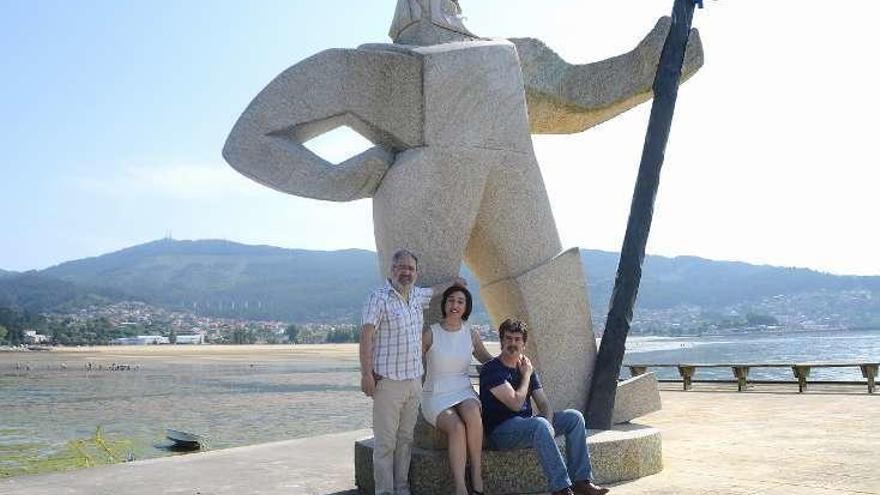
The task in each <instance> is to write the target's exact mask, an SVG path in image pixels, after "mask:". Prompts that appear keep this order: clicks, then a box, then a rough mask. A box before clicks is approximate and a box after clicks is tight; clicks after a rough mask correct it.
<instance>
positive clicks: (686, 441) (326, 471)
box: [0, 384, 880, 495]
mask: <svg viewBox="0 0 880 495" xmlns="http://www.w3.org/2000/svg"><path fill="white" fill-rule="evenodd" d="M678 387H680V385H677V384H664V385H663V388H664V390H663V392H662V397H663V407H664V409H663V410H662V411H660V412H658V413H654V414H652V415H650V416H648V417H646V418H644V420H643V421H641V422H642V423H644V424H649V425H651V426H655V427H658V428H660V429H661V430H662V431H663V452H664V455H663V457H664V463H665V468H664V470H663V472H662V473H660V474H657V475H654V476H650V477H647V478H643V479H640V480H637V481H633V482H628V483H622V484H619V485H618V486H615V487H614V488H613V491H612V493H613V494H616V495H642V494H644V495H647V494H651V495H666V494H669V495H672V494H707V495H708V494H713V495H715V494H717V495H745V494H766V495H783V494H791V495H800V494H811V495H831V494H836V495H857V494H858V495H865V494H878V495H880V467H878V463H880V461H878V460H877V459H878V455H877V449H878V446H880V435H878V428H877V422H876V420H877V414H876V411H877V410H878V406H880V397H878V396H876V395H875V396H870V395H868V394H866V393H865V391H864V387H863V386H844V385H834V386H813V387H812V388H811V389H810V391H809V392H807V393H805V394H798V393H797V387H796V386H792V385H785V386H782V385H758V386H755V387H753V388H751V389H750V391H748V392H744V393H738V392H736V391H735V388H736V386H735V385H730V384H727V385H706V384H696V385H695V389H694V390H693V391H690V392H681V391H678V390H675V389H676V388H678ZM369 434H370V432H369V430H360V431H355V432H345V433H338V434H333V435H326V436H321V437H313V438H303V439H298V440H289V441H283V442H276V443H270V444H262V445H255V446H250V447H240V448H234V449H228V450H220V451H213V452H207V453H201V454H191V455H185V456H178V457H173V458H162V459H152V460H145V461H139V462H134V463H130V464H120V465H115V466H108V467H101V468H94V469H86V470H81V471H75V472H70V473H58V474H50V475H42V476H33V477H17V478H12V479H7V480H3V481H0V494H3V495H6V494H15V495H67V494H69V495H121V494H131V495H157V494H169V495H170V494H175V495H178V494H180V495H184V494H185V495H221V494H223V495H227V494H228V495H232V494H340V493H349V492H351V493H354V492H353V490H354V484H353V479H354V466H353V444H354V440H355V439H357V438H361V437H364V436H369Z"/></svg>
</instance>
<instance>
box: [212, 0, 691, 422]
mask: <svg viewBox="0 0 880 495" xmlns="http://www.w3.org/2000/svg"><path fill="white" fill-rule="evenodd" d="M669 25H670V21H669V19H668V18H664V19H661V20H660V21H659V22H658V23H657V25H656V26H655V27H654V29H653V30H652V31H651V32H650V33H649V34H648V35H647V36H646V37H645V38H644V39H643V40H642V41H641V42H640V43H639V44H638V46H637V47H636V48H635V49H634V50H632V51H631V52H628V53H625V54H623V55H619V56H617V57H613V58H610V59H608V60H603V61H600V62H595V63H591V64H586V65H570V64H567V63H566V62H565V61H563V60H562V59H561V58H560V57H559V56H557V55H556V54H555V53H554V52H553V51H551V50H550V49H549V48H547V47H546V46H545V45H544V44H543V43H541V42H540V41H538V40H535V39H529V38H523V39H513V40H503V39H484V38H478V37H477V36H476V35H475V34H473V33H471V32H470V31H469V30H468V29H467V28H465V27H464V24H463V23H462V18H461V9H460V7H459V5H458V2H457V1H453V0H398V2H397V9H396V11H395V15H394V20H393V23H392V27H391V30H390V35H391V38H392V39H393V41H394V43H393V44H367V45H363V46H361V47H359V48H357V49H330V50H325V51H322V52H320V53H318V54H316V55H314V56H312V57H309V58H307V59H305V60H303V61H301V62H299V63H298V64H296V65H294V66H293V67H291V68H289V69H287V70H286V71H284V72H283V73H281V74H280V75H279V76H278V77H276V78H275V80H273V81H272V82H271V83H269V85H268V86H267V87H266V88H265V89H263V90H262V91H261V92H260V94H259V95H257V97H256V98H255V99H254V100H253V102H251V104H250V106H248V108H247V109H246V110H245V111H244V113H243V114H242V116H241V118H240V119H239V120H238V122H237V123H236V124H235V127H234V128H233V130H232V132H231V134H230V136H229V138H228V140H227V142H226V146H225V147H224V150H223V156H224V157H225V158H226V160H227V161H228V162H229V163H230V164H231V165H232V166H233V167H234V168H235V169H236V170H238V171H239V172H241V173H242V174H244V175H246V176H248V177H250V178H251V179H253V180H255V181H257V182H259V183H261V184H264V185H266V186H269V187H272V188H274V189H277V190H279V191H282V192H285V193H290V194H295V195H299V196H305V197H309V198H316V199H323V200H331V201H349V200H354V199H359V198H368V197H371V198H373V219H374V229H375V235H376V245H377V248H378V251H379V260H381V264H382V266H381V273H388V269H389V267H388V266H386V265H387V263H388V261H387V260H390V259H391V253H392V252H393V251H394V250H395V249H398V248H401V247H405V248H407V249H409V250H411V251H413V252H415V253H417V254H418V255H419V258H420V267H421V268H422V272H421V281H422V282H423V283H424V284H425V285H433V284H435V283H438V282H440V281H443V280H448V279H450V278H452V277H454V276H456V275H457V274H458V273H459V270H460V267H461V263H462V261H464V262H465V263H466V264H467V265H468V267H470V269H471V271H472V272H473V273H474V274H475V275H476V277H477V278H478V279H479V281H480V284H481V296H482V299H483V302H484V304H485V306H486V308H487V310H488V311H489V314H490V315H491V317H492V320H493V323H494V324H495V325H497V324H498V322H500V321H501V320H502V319H504V318H507V317H514V318H520V319H523V320H525V321H526V322H528V324H529V326H530V328H532V329H533V333H532V336H531V338H530V339H529V343H528V344H529V348H528V349H527V353H528V354H529V355H530V356H531V357H532V359H533V361H534V363H535V366H536V368H538V369H540V370H541V377H542V381H543V382H544V385H545V387H547V388H548V395H549V396H550V397H552V398H553V399H554V401H555V402H554V404H553V407H554V408H556V409H563V408H568V407H574V408H581V407H583V405H584V403H585V401H586V397H587V394H588V390H587V389H588V387H589V383H590V376H591V372H592V365H593V362H594V360H595V354H596V347H595V341H594V338H593V332H592V328H591V323H590V311H589V306H588V303H587V295H586V286H585V282H584V276H583V270H582V267H581V261H580V255H579V252H578V250H577V249H576V248H572V249H569V250H566V251H563V249H562V246H561V244H560V241H559V236H558V234H557V231H556V225H555V223H554V220H553V215H552V213H551V211H550V203H549V201H548V198H547V193H546V191H545V189H544V183H543V180H542V178H541V172H540V169H539V167H538V163H537V161H536V159H535V154H534V151H533V148H532V140H531V135H530V134H531V133H574V132H579V131H582V130H584V129H587V128H589V127H592V126H594V125H596V124H598V123H601V122H603V121H605V120H608V119H610V118H612V117H614V116H615V115H618V114H620V113H621V112H624V111H626V110H628V109H630V108H632V107H634V106H636V105H637V104H639V103H641V102H643V101H646V100H648V99H649V98H650V97H651V84H652V82H653V78H654V73H655V69H656V66H657V61H658V59H659V56H660V50H661V48H662V46H663V42H664V39H665V36H666V32H667V31H668V29H669ZM687 53H688V54H687V58H686V62H685V68H684V75H685V77H687V76H689V75H691V74H693V73H694V72H695V71H696V70H697V69H698V68H699V67H700V66H701V65H702V50H701V45H700V41H699V37H698V36H697V35H696V32H693V33H692V35H691V37H690V41H689V47H688V52H687ZM343 125H345V126H349V127H351V128H352V129H354V130H356V131H357V132H359V133H360V134H362V135H363V136H365V137H366V138H368V139H369V140H370V141H372V142H373V143H375V147H373V148H372V149H369V150H367V151H365V152H363V153H361V154H359V155H357V156H355V157H353V158H351V159H349V160H347V161H345V162H343V163H340V164H338V165H334V164H331V163H329V162H326V161H325V160H323V159H321V158H320V157H318V156H316V155H315V154H313V153H312V152H310V151H309V150H308V149H307V148H305V147H304V146H303V143H305V142H306V141H308V140H310V139H312V138H314V137H316V136H318V135H320V134H323V133H325V132H328V131H330V130H333V129H334V128H336V127H339V126H343ZM429 321H430V318H429Z"/></svg>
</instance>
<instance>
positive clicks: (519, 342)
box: [480, 319, 608, 495]
mask: <svg viewBox="0 0 880 495" xmlns="http://www.w3.org/2000/svg"><path fill="white" fill-rule="evenodd" d="M498 333H499V337H500V338H501V354H500V355H499V356H498V357H496V358H494V359H492V360H491V361H489V362H487V363H486V364H484V365H483V367H482V369H481V370H480V402H481V403H482V405H483V426H484V428H485V430H486V439H487V443H488V445H489V447H490V448H494V449H502V450H503V449H520V448H526V447H531V448H533V449H535V451H536V452H537V453H538V459H540V461H541V467H542V468H543V470H544V475H545V476H546V477H547V480H548V481H549V482H550V490H552V491H553V494H554V495H555V494H560V495H571V494H572V493H575V494H578V495H602V494H604V493H608V488H602V487H599V486H596V485H594V484H593V483H592V481H590V472H591V467H590V452H589V450H588V448H587V441H586V436H587V432H586V426H585V424H584V416H583V415H582V414H581V413H580V411H576V410H574V409H567V410H565V411H556V412H553V411H552V410H551V409H550V401H549V400H548V399H547V395H546V394H545V393H544V389H543V388H542V387H541V380H540V379H539V378H538V375H537V373H535V371H534V368H532V363H531V361H529V358H527V357H526V356H524V355H523V351H524V350H525V347H526V340H527V339H528V336H529V333H528V328H527V327H526V324H525V323H524V322H522V321H519V320H511V319H507V320H504V322H503V323H501V326H500V327H499V328H498ZM531 398H534V399H535V404H536V405H537V407H538V411H539V412H540V415H538V416H534V415H533V414H532V404H531V400H530V399H531ZM557 432H558V433H559V434H562V435H565V446H566V448H565V454H566V456H565V457H566V459H563V458H562V454H561V453H560V452H559V448H558V447H557V446H556V442H555V441H554V437H555V436H556V433H557ZM572 480H574V483H572Z"/></svg>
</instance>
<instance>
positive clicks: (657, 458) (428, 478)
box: [354, 424, 663, 495]
mask: <svg viewBox="0 0 880 495" xmlns="http://www.w3.org/2000/svg"><path fill="white" fill-rule="evenodd" d="M557 443H558V444H559V445H560V447H561V448H562V447H564V444H565V441H564V440H563V439H562V438H561V437H560V438H558V439H557ZM587 445H589V447H590V459H591V461H592V464H593V481H594V482H596V483H599V484H605V483H614V482H618V481H627V480H633V479H636V478H641V477H643V476H648V475H651V474H656V473H659V472H660V471H661V470H662V469H663V455H662V443H661V438H660V430H658V429H656V428H651V427H648V426H642V425H636V424H620V425H615V426H614V429H612V430H607V431H601V430H589V431H587ZM354 464H355V484H356V485H357V487H358V489H359V490H360V491H361V493H365V494H367V495H373V493H374V485H373V439H372V438H367V439H364V440H360V441H357V442H355V445H354ZM409 482H410V490H411V492H412V494H413V495H446V494H449V493H452V490H453V487H454V483H453V481H452V471H451V470H450V469H449V460H448V457H447V453H446V451H445V450H426V449H420V448H413V454H412V463H411V464H410V474H409ZM483 483H484V485H485V493H486V494H487V495H489V494H502V493H540V492H548V491H549V489H548V487H547V478H545V477H544V473H543V471H542V470H541V465H540V463H539V462H538V457H537V455H536V454H535V452H534V450H532V449H520V450H483Z"/></svg>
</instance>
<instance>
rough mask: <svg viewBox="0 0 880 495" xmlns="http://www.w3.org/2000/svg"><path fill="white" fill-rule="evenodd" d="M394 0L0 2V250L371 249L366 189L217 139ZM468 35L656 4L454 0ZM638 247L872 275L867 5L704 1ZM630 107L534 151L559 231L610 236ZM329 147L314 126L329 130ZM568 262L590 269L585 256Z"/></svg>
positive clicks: (616, 38) (32, 254) (357, 35)
mask: <svg viewBox="0 0 880 495" xmlns="http://www.w3.org/2000/svg"><path fill="white" fill-rule="evenodd" d="M394 3H395V2H394V1H393V0H356V1H355V0H321V1H305V0H283V1H282V0H278V1H247V2H246V1H203V0H188V1H184V2H181V1H168V0H151V1H147V0H114V1H95V0H80V1H77V2H70V1H44V0H28V1H22V0H0V9H2V12H3V14H2V17H0V70H2V77H0V85H2V88H0V116H2V117H0V149H2V150H3V153H2V158H0V167H2V168H0V170H2V177H3V180H2V182H0V183H2V185H3V186H2V194H0V222H2V226H3V230H4V232H6V234H7V238H6V239H5V241H4V242H3V243H0V268H2V269H7V270H27V269H39V268H45V267H47V266H50V265H53V264H56V263H60V262H63V261H67V260H70V259H76V258H81V257H86V256H95V255H99V254H102V253H106V252H110V251H114V250H117V249H121V248H124V247H127V246H130V245H133V244H137V243H141V242H146V241H150V240H154V239H157V238H160V237H163V236H164V235H166V234H167V233H169V232H170V233H171V235H173V236H174V237H175V238H180V239H201V238H225V239H230V240H234V241H239V242H245V243H253V244H271V245H277V246H282V247H290V248H306V249H344V248H351V247H356V248H366V249H373V248H374V243H373V235H372V218H371V211H370V204H369V201H358V202H353V203H345V204H338V203H326V202H319V201H313V200H307V199H303V198H296V197H293V196H287V195H284V194H281V193H277V192H275V191H271V190H269V189H266V188H263V187H261V186H258V185H256V184H254V183H252V182H250V181H249V180H248V179H246V178H244V177H243V176H240V175H238V174H237V173H235V172H234V171H233V170H232V169H231V168H230V167H228V166H227V165H225V163H224V162H223V160H222V158H221V157H220V150H221V148H222V146H223V142H224V141H225V139H226V135H227V134H228V132H229V130H230V128H231V127H232V125H233V123H234V122H235V120H236V119H237V117H238V115H239V114H240V112H241V111H242V110H243V109H244V108H245V106H246V105H247V104H248V102H249V101H250V100H251V98H253V97H254V96H255V95H256V93H257V92H258V91H259V90H260V89H262V87H263V86H265V84H267V83H268V82H269V81H270V80H271V79H272V78H273V77H275V76H276V75H277V74H278V73H279V72H281V71H282V70H284V69H285V68H287V67H289V66H290V65H293V64H294V63H296V62H298V61H299V60H301V59H303V58H305V57H308V56H309V55H311V54H314V53H316V52H318V51H320V50H322V49H325V48H332V47H355V46H357V45H358V44H361V43H366V42H382V41H386V40H387V35H386V33H387V29H388V25H389V23H390V19H391V16H392V13H393V10H394ZM461 4H462V7H463V9H464V13H465V15H466V17H467V20H466V24H467V25H468V27H469V28H470V29H471V30H473V31H474V32H477V33H478V34H480V35H483V36H497V37H509V36H532V37H537V38H540V39H542V40H544V41H545V42H546V43H547V44H548V45H550V46H551V47H552V48H554V49H555V50H556V51H558V52H559V53H560V54H561V55H562V56H563V57H564V58H566V59H568V60H569V61H571V62H588V61H593V60H598V59H602V58H606V57H609V56H613V55H616V54H619V53H622V52H624V51H627V50H629V49H631V48H632V47H633V46H635V44H636V43H637V42H638V41H639V39H641V37H642V36H643V35H644V34H645V33H647V32H648V30H649V29H650V28H651V26H652V25H653V23H654V20H655V19H656V18H657V17H659V16H661V15H665V14H667V13H668V11H669V10H670V8H671V5H672V1H671V0H664V1H660V0H640V1H638V2H592V1H582V0H546V1H544V2H534V1H525V0H506V1H500V0H480V1H477V0H462V1H461ZM706 5H707V8H706V9H705V10H703V11H698V13H697V17H696V20H695V25H696V26H697V27H698V28H700V30H701V34H702V37H703V41H704V44H705V47H706V65H705V67H704V68H703V69H702V71H701V72H700V73H699V74H697V75H696V76H695V77H694V78H693V79H692V80H691V81H689V82H688V83H687V84H685V85H684V86H683V88H682V91H681V93H680V97H679V105H678V109H677V113H676V120H675V122H674V125H673V130H672V139H671V141H670V144H669V148H668V150H667V161H666V164H665V166H664V172H663V177H662V179H661V189H660V194H659V195H658V199H657V207H656V216H655V223H654V227H653V229H652V233H651V240H650V242H649V245H648V251H649V252H650V253H653V254H663V255H668V256H674V255H697V256H703V257H707V258H713V259H728V260H742V261H747V262H752V263H769V264H775V265H783V266H805V267H810V268H815V269H819V270H823V271H830V272H834V273H852V274H866V275H880V261H878V257H877V254H876V253H877V251H878V248H880V233H878V229H877V228H876V224H877V220H876V217H877V213H878V211H880V200H878V195H877V193H876V188H877V184H878V182H880V181H878V179H880V172H878V166H877V165H878V159H877V152H876V147H875V146H873V144H874V140H875V139H876V137H875V134H876V128H877V125H876V116H877V115H878V114H880V104H878V101H877V99H876V97H875V96H874V95H875V93H876V88H877V87H880V76H878V75H877V74H876V71H875V70H874V67H873V66H872V63H871V62H870V60H873V59H874V58H875V55H876V54H875V53H873V52H872V51H871V50H870V47H872V46H876V45H877V44H878V40H877V34H876V29H875V27H874V26H873V25H872V23H873V19H876V18H877V14H878V13H880V12H878V10H880V8H878V7H877V6H875V5H874V3H872V2H870V1H867V0H857V1H854V2H849V3H847V6H846V8H845V9H833V8H829V7H828V5H827V4H822V3H820V2H796V1H793V0H778V1H775V2H766V1H758V0H736V1H729V0H725V1H720V2H711V1H710V2H706ZM648 111H649V106H648V105H642V106H641V107H639V108H637V109H635V110H633V111H631V112H628V113H627V114H625V115H623V116H621V117H619V118H617V119H615V120H613V121H611V122H608V123H605V124H603V125H601V126H599V127H597V128H594V129H591V130H589V131H587V132H585V133H581V134H576V135H568V136H538V137H536V138H535V147H536V152H537V154H538V158H539V161H540V162H541V165H542V170H543V173H544V177H545V182H546V185H547V189H548V192H549V193H550V197H551V201H552V205H553V209H554V214H555V215H556V218H557V224H558V226H559V230H560V236H561V238H562V241H563V244H564V245H566V246H575V245H577V246H581V247H585V248H595V249H606V250H616V249H619V246H620V244H621V240H622V237H623V231H624V228H625V223H626V216H627V213H628V208H629V201H630V196H631V194H632V186H633V183H634V179H635V172H636V168H637V166H638V161H639V154H640V152H641V145H642V140H643V138H644V131H645V126H646V123H647V116H648ZM347 145H349V142H348V141H347V140H346V139H345V138H330V139H329V146H330V147H331V148H334V147H335V148H344V147H346V146H347ZM588 269H589V268H588Z"/></svg>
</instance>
